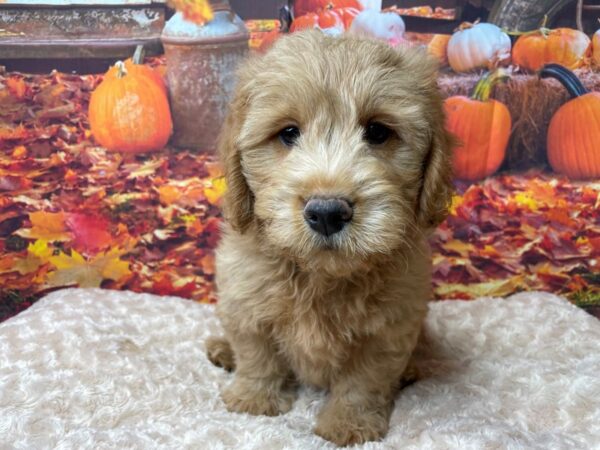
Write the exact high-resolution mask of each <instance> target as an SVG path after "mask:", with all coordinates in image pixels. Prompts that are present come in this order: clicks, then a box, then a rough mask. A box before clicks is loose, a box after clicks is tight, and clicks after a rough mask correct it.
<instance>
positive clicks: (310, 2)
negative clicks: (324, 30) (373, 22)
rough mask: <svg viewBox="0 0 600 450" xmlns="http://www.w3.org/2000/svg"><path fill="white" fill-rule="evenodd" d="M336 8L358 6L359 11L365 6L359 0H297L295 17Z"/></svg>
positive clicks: (295, 2)
mask: <svg viewBox="0 0 600 450" xmlns="http://www.w3.org/2000/svg"><path fill="white" fill-rule="evenodd" d="M335 8H356V9H358V10H359V11H362V10H363V6H362V4H361V3H360V2H359V1H358V0H295V1H294V17H300V16H303V15H305V14H307V13H313V12H318V11H321V10H324V9H335Z"/></svg>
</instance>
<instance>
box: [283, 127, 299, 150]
mask: <svg viewBox="0 0 600 450" xmlns="http://www.w3.org/2000/svg"><path fill="white" fill-rule="evenodd" d="M299 136H300V130H299V129H298V127H285V128H284V129H283V130H281V131H280V132H279V140H280V141H281V142H282V143H283V145H285V146H286V147H291V146H293V145H294V144H295V143H296V141H297V140H298V137H299Z"/></svg>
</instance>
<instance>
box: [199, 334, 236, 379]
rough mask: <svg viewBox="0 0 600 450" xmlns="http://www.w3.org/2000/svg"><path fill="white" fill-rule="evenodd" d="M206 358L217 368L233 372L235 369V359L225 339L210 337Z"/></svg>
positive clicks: (207, 341) (207, 342) (207, 343)
mask: <svg viewBox="0 0 600 450" xmlns="http://www.w3.org/2000/svg"><path fill="white" fill-rule="evenodd" d="M206 356H208V359H209V360H210V362H211V363H213V364H214V365H215V366H217V367H222V368H223V369H225V370H227V371H228V372H231V371H232V370H234V369H235V359H234V357H233V350H232V349H231V345H230V344H229V342H228V341H227V339H225V338H220V337H210V338H208V339H207V340H206Z"/></svg>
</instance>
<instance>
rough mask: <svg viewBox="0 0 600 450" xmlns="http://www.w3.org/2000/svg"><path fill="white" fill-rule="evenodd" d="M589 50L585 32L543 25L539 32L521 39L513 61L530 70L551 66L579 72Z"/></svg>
mask: <svg viewBox="0 0 600 450" xmlns="http://www.w3.org/2000/svg"><path fill="white" fill-rule="evenodd" d="M590 50H591V41H590V38H588V37H587V36H586V34H585V33H582V32H581V31H579V30H573V29H571V28H557V29H555V30H550V29H548V28H545V27H543V26H542V28H540V29H539V30H537V31H534V32H531V33H525V34H523V35H521V36H519V38H518V39H517V42H516V43H515V46H514V48H513V52H512V60H513V63H514V64H516V65H518V66H519V67H521V68H523V69H525V70H530V71H536V70H539V69H540V68H541V67H542V66H544V65H545V64H549V63H556V64H560V65H562V66H565V67H567V68H569V69H577V68H579V67H581V66H582V65H583V64H584V63H585V60H586V58H587V57H589V55H590Z"/></svg>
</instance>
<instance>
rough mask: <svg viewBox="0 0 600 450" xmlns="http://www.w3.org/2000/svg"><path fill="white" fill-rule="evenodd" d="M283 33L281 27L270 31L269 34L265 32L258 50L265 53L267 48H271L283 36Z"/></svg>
mask: <svg viewBox="0 0 600 450" xmlns="http://www.w3.org/2000/svg"><path fill="white" fill-rule="evenodd" d="M281 34H282V33H281V31H280V30H279V28H275V29H273V30H271V31H269V32H268V33H267V34H265V36H264V37H263V39H262V41H260V45H259V46H258V51H259V52H260V53H265V52H266V51H267V50H269V49H270V48H271V47H272V46H273V44H274V43H275V41H276V40H277V39H279V38H280V37H281Z"/></svg>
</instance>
